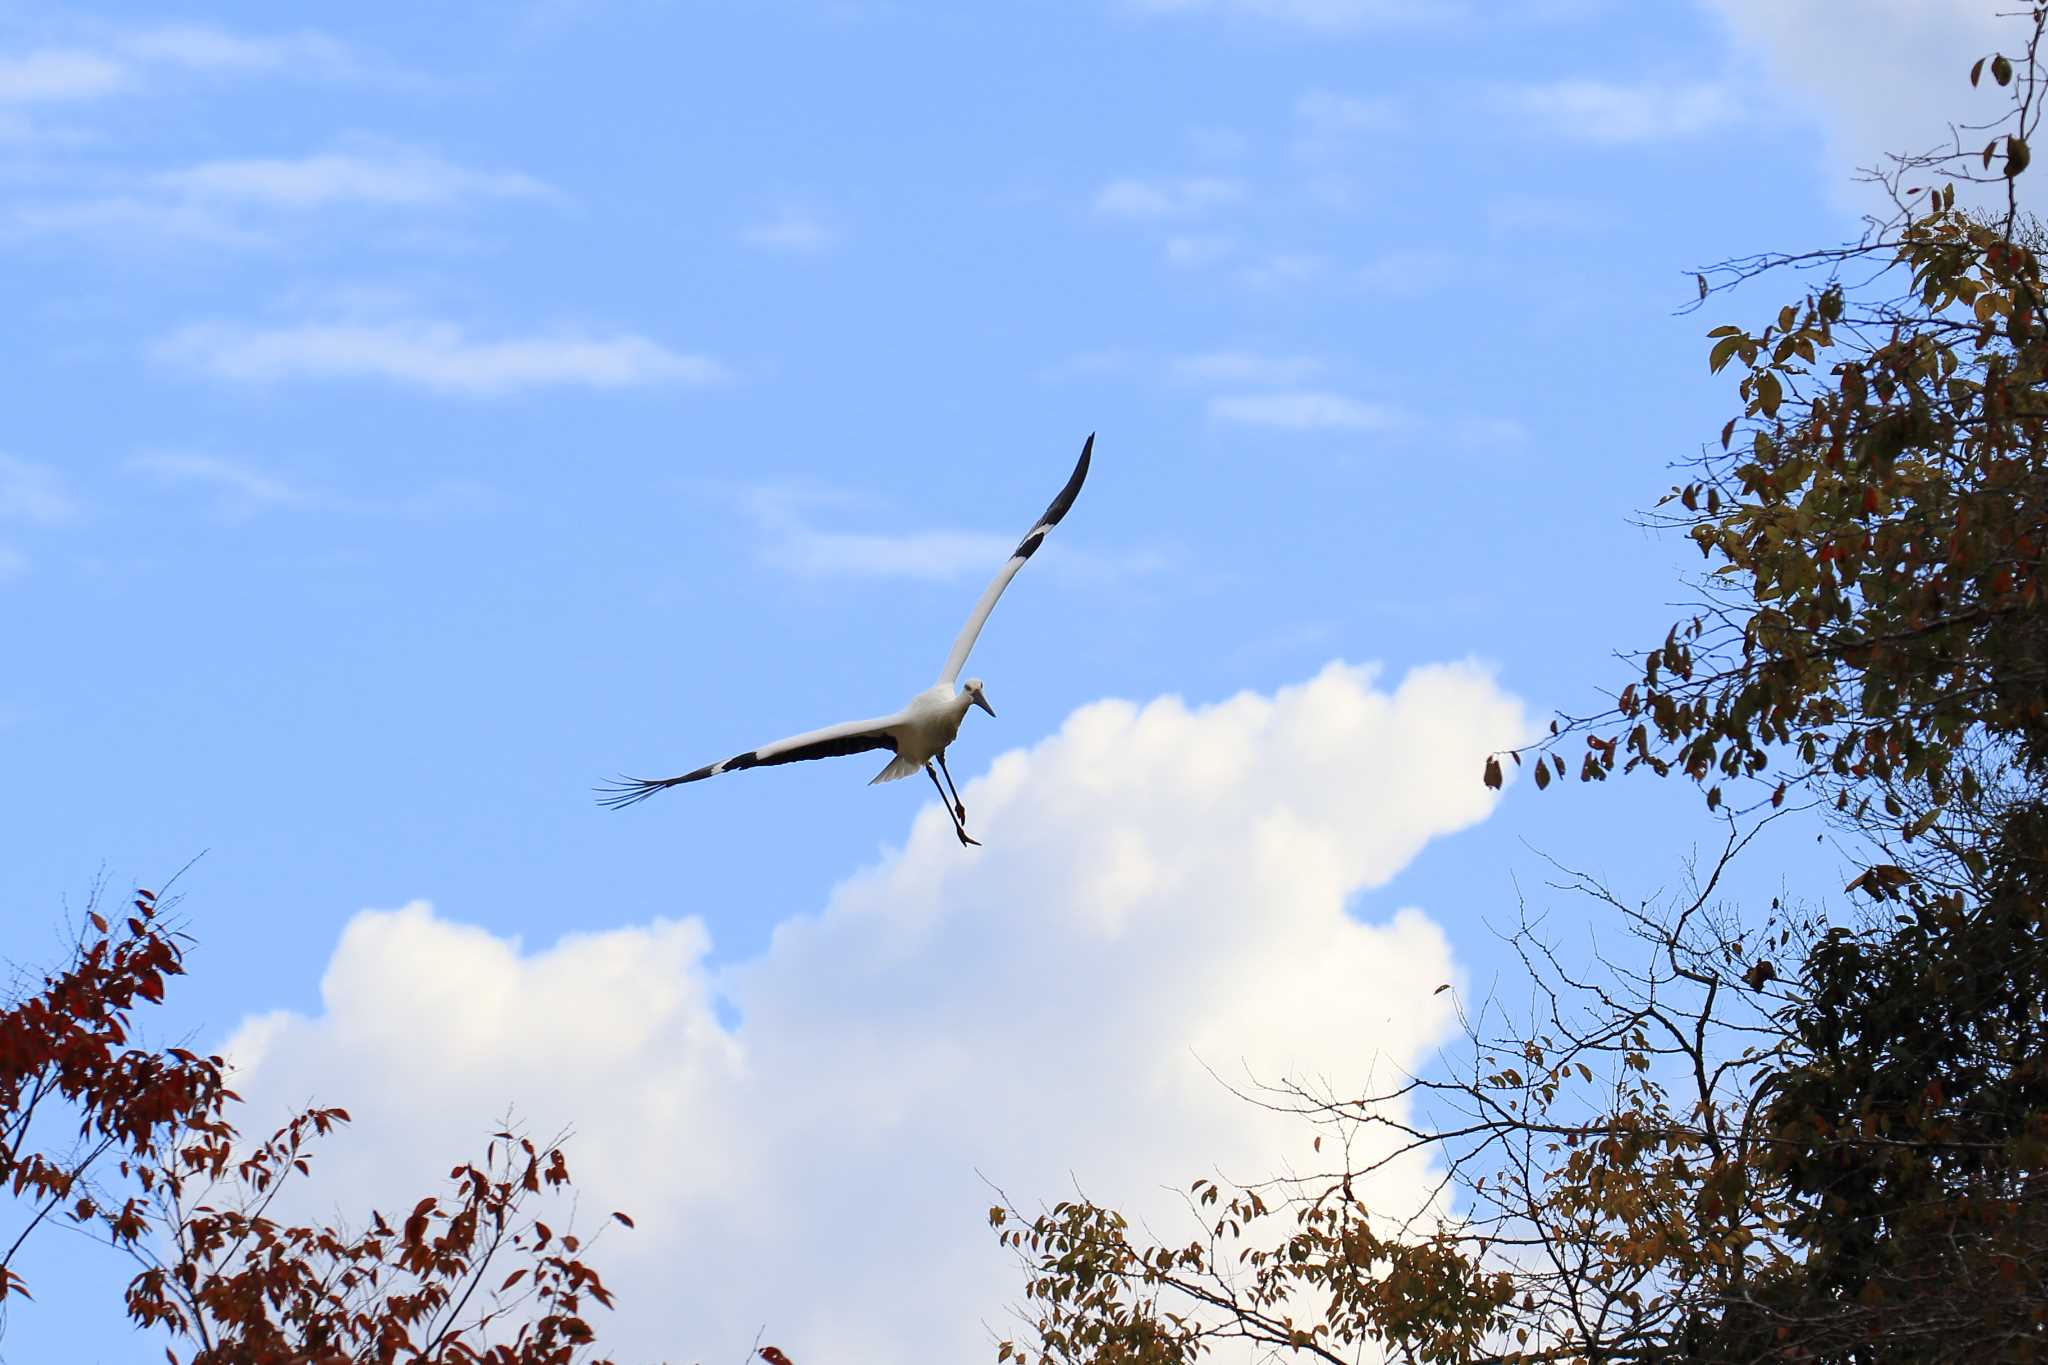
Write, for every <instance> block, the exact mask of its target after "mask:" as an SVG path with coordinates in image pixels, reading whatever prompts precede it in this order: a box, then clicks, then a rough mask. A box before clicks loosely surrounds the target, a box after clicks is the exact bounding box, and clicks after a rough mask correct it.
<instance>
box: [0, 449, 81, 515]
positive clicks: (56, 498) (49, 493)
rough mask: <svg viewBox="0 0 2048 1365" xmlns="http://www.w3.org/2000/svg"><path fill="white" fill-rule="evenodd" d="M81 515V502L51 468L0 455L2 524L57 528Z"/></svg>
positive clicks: (0, 511)
mask: <svg viewBox="0 0 2048 1365" xmlns="http://www.w3.org/2000/svg"><path fill="white" fill-rule="evenodd" d="M77 515H78V503H77V501H76V500H74V499H73V498H72V496H71V494H70V493H69V492H67V491H66V490H65V488H64V481H63V480H62V479H61V478H59V477H58V475H57V471H56V470H54V469H52V468H50V467H49V466H48V465H41V464H36V463H35V462H34V461H31V460H24V459H21V458H20V457H18V456H14V455H8V454H5V453H0V521H17V522H28V523H30V524H32V525H36V526H55V525H58V524H60V523H62V522H66V521H70V520H71V519H72V518H73V517H75V516H77Z"/></svg>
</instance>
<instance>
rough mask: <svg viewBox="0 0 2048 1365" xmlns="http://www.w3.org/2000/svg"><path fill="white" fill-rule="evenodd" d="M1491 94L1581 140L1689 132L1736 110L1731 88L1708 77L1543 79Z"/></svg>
mask: <svg viewBox="0 0 2048 1365" xmlns="http://www.w3.org/2000/svg"><path fill="white" fill-rule="evenodd" d="M1495 97H1496V99H1497V101H1498V103H1499V104H1500V105H1501V107H1502V108H1504V109H1505V110H1507V111H1508V112H1510V113H1512V114H1514V115H1516V116H1517V117H1518V118H1522V119H1529V120H1533V121H1535V122H1538V123H1541V124H1545V125H1548V126H1549V128H1550V129H1551V130H1552V131H1554V132H1556V133H1559V134H1561V135H1563V136H1565V137H1569V138H1575V139H1578V140H1580V141H1584V142H1603V143H1634V142H1658V141H1663V140H1665V139H1669V138H1680V137H1691V136H1694V135H1695V134H1698V133H1703V132H1706V131H1707V130H1708V129H1710V128H1713V127H1716V126H1718V125H1720V124H1723V123H1726V122H1728V121H1729V120H1730V119H1732V118H1734V117H1735V116H1736V114H1737V112H1738V111H1739V106H1738V105H1737V103H1736V100H1735V97H1734V94H1733V92H1731V91H1730V90H1729V88H1728V87H1727V86H1725V85H1722V84H1720V83H1719V82H1714V81H1692V82H1678V83H1673V82H1661V81H1645V82H1642V83H1640V84H1635V85H1623V84H1619V83H1616V82H1613V81H1598V80H1562V81H1547V82H1540V83H1536V84H1531V85H1518V86H1508V87H1503V88H1502V89H1500V90H1498V91H1496V92H1495Z"/></svg>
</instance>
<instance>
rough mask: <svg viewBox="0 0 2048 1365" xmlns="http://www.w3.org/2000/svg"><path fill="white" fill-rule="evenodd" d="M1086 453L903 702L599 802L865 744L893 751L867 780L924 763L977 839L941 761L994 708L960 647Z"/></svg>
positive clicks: (1056, 514)
mask: <svg viewBox="0 0 2048 1365" xmlns="http://www.w3.org/2000/svg"><path fill="white" fill-rule="evenodd" d="M1094 452H1095V435H1094V433H1093V432H1091V433H1089V436H1088V439H1087V441H1086V442H1084V443H1083V444H1082V446H1081V458H1080V460H1079V461H1077V462H1076V463H1075V465H1074V472H1073V473H1072V474H1071V475H1069V476H1068V477H1067V486H1066V487H1065V488H1062V489H1061V490H1060V492H1059V496H1058V497H1056V498H1054V499H1053V500H1052V504H1051V506H1049V507H1047V508H1046V509H1045V514H1044V515H1043V516H1041V517H1039V518H1038V520H1037V521H1035V522H1033V523H1032V525H1031V529H1030V530H1029V531H1026V532H1025V533H1024V539H1022V540H1020V541H1018V542H1017V548H1016V549H1015V550H1012V551H1011V552H1010V558H1009V560H1008V561H1007V562H1005V563H1004V565H1003V567H1002V568H1000V569H998V570H997V571H996V576H995V578H994V580H992V581H991V582H990V583H989V585H988V588H987V590H986V591H984V592H983V593H982V594H981V600H980V601H979V602H977V603H975V604H974V612H973V614H972V615H970V616H969V617H968V618H967V624H966V625H964V626H962V627H961V628H960V634H959V635H957V636H956V637H954V640H953V648H952V651H951V652H950V653H949V654H947V656H946V668H945V671H944V672H942V673H940V674H939V680H938V681H937V682H935V683H933V684H932V685H931V686H930V687H928V688H926V689H925V690H924V691H922V692H920V693H918V694H917V695H916V696H914V697H912V698H911V699H910V704H909V705H907V706H905V707H904V708H903V709H902V710H900V711H897V712H895V713H894V714H893V715H887V716H877V717H875V718H874V719H872V720H850V721H847V722H846V723H845V724H843V725H828V726H826V727H825V728H824V729H822V730H812V731H810V732H809V733H808V734H801V735H792V736H790V737H789V738H788V739H780V740H777V741H776V742H775V743H773V744H764V745H762V746H761V747H760V748H758V749H749V750H748V751H747V752H746V753H743V754H734V755H733V756H732V757H731V758H727V759H722V760H720V761H719V762H717V763H707V764H705V765H704V766H703V767H701V768H699V769H697V770H696V771H695V772H688V773H684V774H683V775H682V776H681V777H655V778H637V777H622V778H620V779H618V780H617V781H616V782H613V783H610V784H608V785H606V786H604V787H600V788H599V789H598V791H599V797H598V800H599V802H600V804H603V805H606V806H609V807H611V808H612V809H613V810H623V809H624V808H626V807H627V806H631V805H635V804H637V803H638V802H641V801H645V800H646V799H647V798H648V797H650V796H652V795H654V794H655V793H656V792H658V791H664V790H666V789H667V788H669V787H674V786H679V785H681V784H682V783H684V782H701V781H703V780H704V779H705V778H707V777H717V776H718V775H719V774H720V773H730V772H738V771H739V770H740V769H742V768H766V767H771V766H773V765H775V764H777V763H800V762H802V761H803V760H805V759H811V758H837V757H838V756H840V755H841V754H858V753H864V752H866V751H867V750H869V749H888V750H890V751H891V752H892V753H894V754H895V757H894V758H892V759H890V760H889V762H888V764H887V766H885V767H884V768H883V769H882V771H880V772H879V773H876V774H875V776H874V777H873V779H872V780H871V781H870V782H869V783H868V785H869V786H873V785H874V784H875V783H876V782H894V781H895V780H896V779H898V778H900V777H908V776H910V775H911V774H912V773H914V772H916V771H917V770H918V769H919V768H922V769H924V771H925V775H926V776H927V777H929V778H931V780H932V786H934V787H937V788H938V792H939V800H940V802H941V803H942V804H944V806H945V807H946V811H947V813H948V814H949V815H951V816H952V817H953V832H954V833H955V834H957V835H959V836H960V842H961V844H962V845H963V846H964V845H967V844H979V843H980V842H981V841H980V840H979V839H975V838H972V837H970V836H969V835H968V833H967V807H966V805H965V804H964V803H963V802H962V801H961V800H960V789H959V788H958V787H957V786H955V785H954V783H953V774H952V772H951V771H949V770H948V769H947V767H946V746H947V745H949V744H951V743H952V742H953V740H954V738H955V737H956V736H958V735H959V733H960V722H961V721H962V720H963V719H964V718H965V717H966V715H967V708H968V707H970V706H979V707H980V708H981V709H982V710H984V711H986V712H988V713H989V714H990V715H991V716H993V715H994V714H995V713H996V710H995V708H994V707H993V706H990V705H989V704H988V694H987V692H986V691H985V690H984V689H983V686H982V681H981V679H979V678H968V679H967V680H966V681H964V682H961V681H959V678H960V670H961V669H963V668H965V667H966V666H967V655H968V652H969V651H971V650H972V649H973V648H974V642H975V640H976V639H977V638H978V637H979V636H980V635H981V628H982V626H983V625H985V624H986V623H987V622H988V614H989V613H990V612H992V611H994V610H995V606H996V599H997V598H999V597H1001V596H1002V595H1003V589H1005V588H1007V587H1009V586H1010V580H1011V579H1013V578H1015V577H1016V576H1017V570H1019V569H1021V568H1023V567H1024V561H1025V560H1027V559H1029V558H1031V556H1032V555H1034V554H1036V553H1037V552H1038V547H1039V546H1040V545H1041V544H1043V543H1044V542H1045V535H1046V532H1048V531H1050V530H1052V528H1053V527H1055V526H1057V525H1059V524H1060V519H1061V518H1062V517H1064V516H1066V514H1067V509H1068V508H1070V507H1072V506H1073V505H1074V499H1075V497H1076V496H1078V495H1079V494H1080V492H1081V484H1082V482H1083V481H1084V480H1085V479H1087V477H1088V462H1089V459H1090V458H1091V457H1092V456H1093V454H1094ZM934 761H936V762H937V763H938V767H937V769H934V768H933V767H932V764H933V762H934ZM940 773H945V775H946V781H945V785H944V786H940V784H939V774H940ZM949 791H950V792H951V796H950V798H949V797H948V794H947V793H948V792H949Z"/></svg>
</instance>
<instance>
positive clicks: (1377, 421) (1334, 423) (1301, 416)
mask: <svg viewBox="0 0 2048 1365" xmlns="http://www.w3.org/2000/svg"><path fill="white" fill-rule="evenodd" d="M1209 416H1210V418H1211V419H1212V420H1214V421H1218V422H1230V423H1234V424H1236V425H1239V426H1253V427H1266V428H1269V429H1271V430H1274V431H1387V430H1390V429H1391V428H1393V427H1396V426H1399V425H1400V423H1401V415H1400V413H1398V412H1397V411H1396V410H1394V409H1393V408H1390V407H1387V406H1385V405H1384V404H1380V403H1367V402H1364V401H1362V400H1360V399H1356V398H1350V397H1346V396H1345V395H1343V394H1340V393H1325V392H1320V391H1316V390H1305V389H1297V390H1289V391H1286V392H1281V393H1250V394H1220V395H1218V396H1217V397H1215V398H1211V399H1210V400H1209Z"/></svg>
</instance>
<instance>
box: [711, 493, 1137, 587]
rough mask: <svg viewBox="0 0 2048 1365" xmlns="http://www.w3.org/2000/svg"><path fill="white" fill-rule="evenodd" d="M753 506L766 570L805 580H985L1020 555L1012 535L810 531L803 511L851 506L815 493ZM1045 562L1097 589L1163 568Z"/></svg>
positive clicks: (1079, 559) (1072, 553)
mask: <svg viewBox="0 0 2048 1365" xmlns="http://www.w3.org/2000/svg"><path fill="white" fill-rule="evenodd" d="M748 501H749V503H750V504H751V506H752V510H753V513H754V520H755V522H756V524H757V525H758V526H759V527H760V528H761V531H762V534H763V540H762V542H761V546H760V551H759V553H760V557H761V560H762V562H764V563H765V564H768V565H769V566H771V567H773V568H775V569H777V570H779V571H781V572H783V573H790V574H796V575H799V576H801V577H806V578H845V577H855V578H908V579H920V580H924V581H927V582H949V581H952V580H955V579H963V578H967V579H985V578H986V577H987V576H988V575H989V574H992V573H994V572H995V571H996V569H997V568H998V567H999V566H1000V565H1001V564H1002V563H1003V561H1004V560H1006V559H1008V558H1009V557H1010V554H1011V552H1012V551H1013V550H1015V549H1016V548H1017V532H1016V531H1014V530H1012V531H1010V532H1008V533H1004V532H999V531H955V530H945V529H938V530H909V531H834V530H826V529H824V528H821V527H818V526H815V525H813V524H812V523H811V521H810V520H809V518H808V517H807V515H806V509H807V508H809V507H814V506H817V505H821V504H844V503H847V502H850V501H852V500H851V499H849V498H845V497H843V496H839V495H836V494H832V493H829V492H822V491H819V490H815V489H812V490H797V489H790V488H756V489H753V490H751V491H750V493H749V495H748ZM1044 560H1045V562H1047V566H1048V568H1049V569H1051V570H1052V571H1053V572H1054V573H1055V574H1065V575H1071V576H1079V577H1082V578H1086V579H1088V580H1090V581H1092V582H1100V581H1102V580H1104V579H1107V578H1121V577H1127V576H1130V575H1133V574H1143V573H1150V572H1153V571H1156V570H1157V569H1158V568H1160V567H1161V566H1162V562H1163V561H1162V559H1161V557H1160V556H1159V555H1157V554H1153V553H1148V552H1132V553H1130V554H1126V555H1117V556H1106V555H1101V554H1091V553H1089V552H1088V551H1086V550H1083V549H1080V548H1078V547H1076V546H1073V545H1070V544H1066V543H1064V541H1063V542H1062V543H1061V545H1060V548H1059V553H1057V554H1054V555H1048V556H1045V557H1044ZM1034 562H1038V561H1034Z"/></svg>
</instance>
